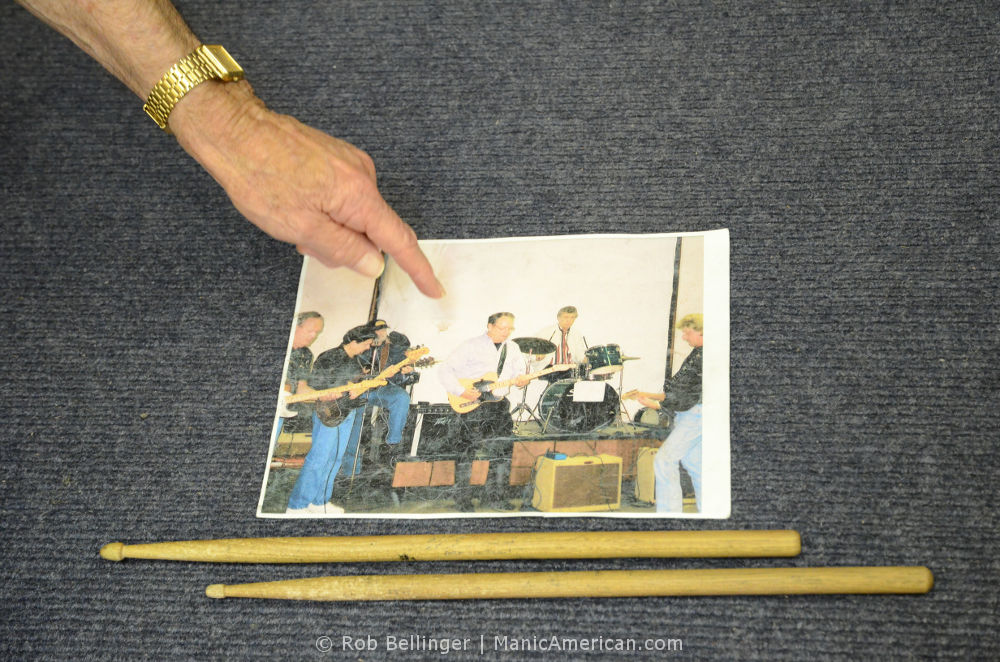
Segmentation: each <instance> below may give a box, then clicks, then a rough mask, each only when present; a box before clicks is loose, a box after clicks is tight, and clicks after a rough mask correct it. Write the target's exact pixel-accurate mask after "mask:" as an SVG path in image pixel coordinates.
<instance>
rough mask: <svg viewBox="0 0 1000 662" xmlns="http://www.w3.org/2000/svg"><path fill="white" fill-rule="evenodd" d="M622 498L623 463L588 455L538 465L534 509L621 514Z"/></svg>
mask: <svg viewBox="0 0 1000 662" xmlns="http://www.w3.org/2000/svg"><path fill="white" fill-rule="evenodd" d="M621 495H622V459H621V458H620V457H615V456H614V455H586V456H578V457H568V458H565V459H554V458H551V457H546V456H542V457H540V458H538V461H537V462H536V463H535V492H534V496H533V497H532V499H531V505H532V507H533V508H537V509H538V510H542V511H546V512H567V511H572V512H586V511H597V510H617V509H618V507H619V506H620V505H621Z"/></svg>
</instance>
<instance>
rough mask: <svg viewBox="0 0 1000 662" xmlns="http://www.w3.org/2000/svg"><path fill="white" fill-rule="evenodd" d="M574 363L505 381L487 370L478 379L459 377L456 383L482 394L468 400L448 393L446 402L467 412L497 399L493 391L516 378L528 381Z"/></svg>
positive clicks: (457, 410) (453, 407)
mask: <svg viewBox="0 0 1000 662" xmlns="http://www.w3.org/2000/svg"><path fill="white" fill-rule="evenodd" d="M575 367H576V364H575V363H560V364H558V365H554V366H550V367H548V368H546V369H545V370H539V371H538V372H533V373H531V374H528V375H520V376H518V377H517V378H516V379H508V380H506V381H502V382H500V381H497V380H498V379H499V377H498V376H497V373H495V372H488V373H486V374H485V375H483V376H482V377H480V378H479V379H459V380H458V383H459V384H461V385H462V386H464V387H465V388H466V389H472V390H474V391H479V392H480V393H481V394H482V395H480V396H479V398H478V399H477V400H469V399H468V398H465V397H463V396H461V395H454V394H452V393H449V394H448V403H449V404H450V405H451V408H452V409H454V410H455V411H456V412H458V413H459V414H468V413H469V412H470V411H472V410H473V409H475V408H476V407H478V406H479V405H481V404H482V403H484V402H493V401H495V400H499V399H500V398H498V397H497V396H496V395H494V393H493V392H494V391H499V390H500V389H504V388H507V387H509V386H511V385H513V384H514V382H515V381H517V379H521V378H526V379H527V380H528V381H531V380H533V379H538V378H539V377H542V376H543V375H548V374H550V373H553V372H560V371H562V370H569V369H570V368H575Z"/></svg>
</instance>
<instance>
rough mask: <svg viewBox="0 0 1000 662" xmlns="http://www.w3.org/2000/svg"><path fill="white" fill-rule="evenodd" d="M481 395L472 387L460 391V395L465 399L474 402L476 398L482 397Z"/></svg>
mask: <svg viewBox="0 0 1000 662" xmlns="http://www.w3.org/2000/svg"><path fill="white" fill-rule="evenodd" d="M482 395H483V394H482V393H480V392H479V391H477V390H476V389H474V388H467V389H465V391H464V392H463V393H462V397H463V398H465V399H466V400H468V401H470V402H474V401H476V400H478V399H479V398H480V397H482Z"/></svg>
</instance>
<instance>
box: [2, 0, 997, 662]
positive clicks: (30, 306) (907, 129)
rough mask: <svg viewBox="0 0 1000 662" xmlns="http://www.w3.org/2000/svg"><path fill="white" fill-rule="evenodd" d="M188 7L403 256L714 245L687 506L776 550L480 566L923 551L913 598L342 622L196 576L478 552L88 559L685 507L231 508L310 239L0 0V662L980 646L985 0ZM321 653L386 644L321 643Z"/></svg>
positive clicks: (489, 607) (985, 642) (200, 2)
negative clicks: (926, 587)
mask: <svg viewBox="0 0 1000 662" xmlns="http://www.w3.org/2000/svg"><path fill="white" fill-rule="evenodd" d="M180 7H181V9H182V12H183V13H184V14H185V16H186V17H187V19H188V21H189V22H190V24H191V25H192V27H193V28H194V30H195V32H196V33H198V34H199V35H200V36H201V37H202V38H203V39H204V40H206V41H208V42H210V43H212V42H214V43H222V44H225V45H226V46H227V47H228V48H229V49H230V51H231V52H232V53H233V55H234V56H235V57H236V59H237V60H238V61H239V62H240V63H241V64H242V65H243V66H244V67H245V69H246V70H247V71H248V72H249V77H250V80H251V81H252V82H253V84H254V86H255V87H256V89H257V90H258V92H259V93H260V94H261V96H262V97H263V98H264V99H266V100H268V101H269V102H270V104H271V105H272V106H273V107H274V108H276V109H278V110H281V111H284V112H289V113H292V114H294V115H296V116H297V117H299V118H300V119H302V120H304V121H306V122H308V123H310V124H312V125H314V126H317V127H319V128H322V129H324V130H327V131H329V132H331V133H333V134H335V135H338V136H340V137H343V138H345V139H347V140H350V141H352V142H354V143H355V144H357V145H359V146H360V147H362V148H364V149H366V150H367V151H369V152H370V153H371V154H372V155H373V156H374V158H375V160H376V163H377V166H378V168H379V172H380V184H381V187H382V190H383V193H384V195H385V197H386V198H387V199H388V200H389V201H390V202H391V204H392V205H393V206H394V207H395V208H396V210H397V211H399V213H400V214H401V215H402V216H403V217H404V218H406V219H407V220H408V221H409V222H411V223H412V225H413V226H414V227H415V228H416V229H417V231H418V233H419V234H420V235H421V236H422V237H426V238H446V237H495V236H508V235H514V236H517V235H537V234H566V233H589V232H607V231H623V232H653V231H656V232H659V231H689V230H691V231H693V230H708V229H714V228H729V229H730V230H731V239H732V347H731V350H732V370H731V375H732V438H733V444H732V446H733V462H732V464H733V516H732V518H731V519H730V520H729V521H725V522H711V523H709V524H708V526H710V527H713V528H726V527H734V528H764V527H781V528H784V527H788V528H796V529H798V530H800V531H801V532H802V535H803V541H804V549H803V555H802V557H801V558H800V559H796V560H791V561H784V562H774V561H764V560H761V561H734V562H721V561H709V562H698V561H685V562H676V563H675V562H670V563H665V562H657V561H644V560H640V561H629V562H596V561H595V562H582V563H560V562H537V563H528V562H525V563H511V564H505V563H476V564H473V565H472V566H471V567H472V568H474V569H475V570H479V571H500V570H505V569H522V570H523V569H534V568H539V569H559V568H584V569H598V568H615V567H638V568H656V567H700V566H707V567H721V566H744V565H745V566H766V565H776V564H787V565H854V564H926V565H928V566H929V567H931V568H932V569H933V570H934V572H935V574H936V578H937V585H936V587H935V588H934V590H933V592H932V593H931V594H929V595H927V596H921V597H863V596H833V597H793V598H656V599H652V598H651V599H641V600H640V599H621V600H598V599H580V600H563V601H559V600H543V601H534V602H531V601H516V600H502V601H496V602H490V603H460V602H442V603H436V602H417V603H406V604H404V603H348V604H343V605H328V604H307V603H281V602H255V601H235V600H232V601H212V600H208V599H206V598H205V597H204V595H203V589H204V586H205V585H206V584H209V583H213V582H220V581H221V582H231V583H232V582H240V581H256V580H263V579H268V578H280V577H298V576H305V575H321V574H328V573H330V572H342V573H345V574H367V573H395V572H403V571H414V572H429V571H442V572H458V571H462V570H466V569H467V568H466V566H464V565H460V564H457V563H445V564H439V565H435V564H430V563H423V564H413V565H411V566H409V567H407V568H401V567H398V566H393V567H386V566H384V565H368V566H366V565H353V566H348V567H343V568H332V569H331V568H328V567H323V568H301V567H299V568H295V567H292V568H288V567H276V568H270V567H237V566H222V567H210V566H205V565H195V564H166V563H143V562H131V563H129V562H126V563H121V564H112V563H108V562H104V561H102V560H100V559H99V558H98V556H97V550H98V548H99V547H100V546H101V545H102V544H104V543H106V542H109V541H112V540H125V541H128V542H137V541H151V540H162V539H178V538H205V537H230V536H257V535H319V534H374V533H402V532H406V533H410V532H459V531H463V532H464V531H485V530H491V531H512V530H533V531H534V530H552V529H559V530H568V529H573V528H582V529H586V530H613V529H628V528H630V527H636V528H661V527H662V528H678V529H679V528H696V527H698V526H699V524H698V523H696V522H683V523H680V522H663V523H661V522H655V521H648V520H643V521H639V522H635V523H632V522H629V521H617V520H616V521H608V520H592V519H588V520H581V521H575V520H554V521H548V520H546V521H538V520H528V521H524V520H513V521H510V520H504V521H497V522H488V521H447V520H446V521H439V522H435V521H426V522H419V523H411V524H406V523H393V522H385V521H352V522H344V523H339V522H338V523H335V524H331V523H320V522H276V521H270V520H257V519H255V518H254V516H253V513H254V509H255V507H256V502H257V496H258V491H259V488H260V484H261V479H262V476H263V471H264V462H263V458H264V454H265V448H266V443H267V441H266V440H267V436H268V434H269V431H270V426H271V416H272V414H273V406H274V401H273V394H274V391H275V388H276V385H277V384H278V380H279V379H280V373H281V367H282V355H283V352H284V350H285V343H286V339H287V329H288V324H289V319H290V316H291V313H292V310H293V306H294V301H295V291H296V286H297V281H298V275H299V267H300V258H299V257H298V256H297V255H296V253H295V252H294V250H293V249H291V248H290V247H287V246H285V245H281V244H278V243H277V242H274V241H272V240H271V239H269V238H267V237H266V236H264V235H263V234H262V233H261V232H259V231H258V230H256V229H255V228H253V227H252V226H251V225H250V224H248V223H246V222H244V221H243V220H241V218H240V217H239V215H238V214H237V213H236V212H235V211H234V210H233V209H232V207H231V206H230V204H229V203H228V201H227V199H226V198H225V196H224V195H223V193H222V192H221V191H220V190H219V189H218V188H217V187H216V185H215V184H214V183H213V182H212V181H211V180H210V179H209V178H208V177H207V176H206V175H204V173H203V172H201V171H200V170H199V168H198V166H197V165H196V164H195V163H193V162H192V161H190V160H189V159H188V158H187V157H186V156H185V155H184V154H183V153H182V152H181V150H180V149H179V148H178V147H177V146H176V144H175V143H174V142H173V140H172V139H171V138H169V137H167V136H164V135H161V134H160V133H159V131H158V130H156V128H155V126H154V125H153V124H152V123H151V122H150V121H149V119H148V118H147V117H146V116H145V115H144V114H143V113H142V111H141V109H140V104H139V102H138V100H137V99H135V98H134V97H133V96H132V95H131V93H130V92H128V91H127V90H126V89H125V88H124V87H123V86H121V85H120V84H119V83H118V82H117V81H115V80H114V79H112V78H111V76H110V75H108V74H107V73H105V72H104V71H103V70H102V69H100V68H99V67H98V66H97V65H96V64H94V63H93V62H92V61H90V60H89V59H88V58H87V57H86V56H85V55H83V54H82V53H81V52H79V51H78V50H77V49H76V48H75V47H74V46H73V45H72V44H70V43H69V42H68V41H66V40H64V39H62V38H60V37H58V36H57V35H56V34H55V33H53V32H51V31H49V30H48V28H46V27H44V26H43V25H42V24H41V23H39V22H38V21H36V20H35V19H34V18H32V17H31V16H29V15H28V14H27V13H26V12H25V11H24V10H22V9H20V8H19V7H17V6H15V5H14V4H13V3H6V4H4V5H3V6H2V7H0V34H2V38H0V61H2V62H3V63H4V65H3V73H2V74H0V75H2V79H3V95H2V97H0V159H2V168H3V175H2V178H0V182H2V201H0V209H2V210H3V212H2V213H3V225H2V235H0V255H2V264H3V290H2V293H3V294H2V300H0V323H2V334H0V365H2V370H3V375H4V378H3V380H2V390H3V398H2V402H0V412H2V421H3V426H2V429H3V432H2V443H0V485H2V495H3V496H2V501H0V503H2V506H0V508H2V510H0V522H2V524H0V527H2V531H3V538H4V540H5V544H4V548H5V551H4V553H3V571H2V572H3V574H2V580H3V594H4V600H3V606H2V607H0V614H2V616H0V618H2V625H0V627H2V635H0V654H2V656H3V657H4V658H5V659H28V658H49V659H63V658H67V657H68V658H73V659H100V658H103V659H133V658H155V659H174V658H208V659H220V658H235V659H288V658H290V659H314V658H323V657H328V658H334V659H352V660H353V659H382V658H385V657H388V656H389V655H390V653H389V652H387V651H386V650H385V641H386V640H385V637H386V636H389V635H392V636H400V637H401V636H407V635H411V634H412V635H422V636H425V637H433V638H442V637H470V638H472V639H473V640H474V642H475V643H478V641H479V637H480V635H484V636H485V637H487V639H488V642H492V641H493V639H492V638H493V637H494V636H496V635H500V636H516V637H528V638H531V637H539V638H544V637H548V636H551V635H553V634H559V635H562V636H567V637H575V638H581V637H591V636H598V635H599V636H603V637H610V638H629V637H631V638H637V639H640V640H642V639H646V638H662V639H667V638H676V639H681V640H682V641H683V648H684V650H683V653H682V654H676V655H677V657H683V658H686V659H757V660H774V659H788V660H799V659H803V658H805V657H807V656H808V657H809V658H812V659H858V658H882V659H906V658H937V657H940V658H945V659H957V660H970V659H988V658H993V659H995V658H996V657H997V656H998V655H1000V644H998V640H997V635H996V632H997V626H998V616H997V614H998V610H1000V609H998V597H997V596H998V586H997V578H998V576H1000V564H998V561H997V560H996V555H995V551H996V549H997V547H998V543H1000V540H998V535H997V528H998V519H997V510H998V507H1000V501H998V498H997V490H996V479H997V475H998V471H997V456H998V450H997V448H998V418H997V410H998V408H1000V397H998V390H1000V389H998V379H997V367H996V366H997V360H998V359H1000V356H998V342H997V330H998V326H1000V324H998V323H1000V320H998V314H997V305H996V301H995V290H996V287H997V284H998V269H997V256H998V252H1000V251H998V244H997V219H996V209H997V207H998V205H1000V195H998V193H1000V187H998V166H997V164H998V157H997V154H998V149H1000V141H998V127H1000V113H998V100H1000V94H998V74H997V72H998V70H1000V67H998V65H1000V38H998V31H997V30H998V29H997V26H998V18H1000V16H998V14H1000V12H998V10H997V7H996V5H995V3H962V4H957V5H955V4H950V3H949V4H947V5H944V4H939V3H932V2H927V3H905V4H903V5H897V4H894V3H885V4H883V3H825V2H807V3H780V4H778V3H771V2H761V3H752V4H749V3H738V4H734V5H731V6H730V5H727V4H726V3H696V4H694V5H690V4H689V3H673V2H667V3H620V2H615V1H612V2H600V3H597V2H583V3H542V2H532V3H443V4H438V3H426V2H383V3H368V2H354V1H349V2H336V3H316V2H298V1H293V2H281V3H270V2H253V1H251V2H246V3H241V4H240V5H239V6H238V7H235V6H233V7H230V6H225V5H222V4H220V3H215V2H207V1H205V0H189V1H186V2H182V3H180ZM344 634H348V635H352V636H356V637H366V636H371V637H373V638H374V639H375V640H376V641H377V642H378V643H379V646H380V647H379V649H378V650H375V651H371V652H352V651H344V650H342V648H341V645H340V644H341V639H340V637H341V635H344ZM321 636H330V637H331V638H333V642H334V649H333V650H332V651H331V652H329V653H327V654H323V653H320V652H319V651H317V649H316V642H317V639H318V638H319V637H321ZM393 657H394V658H399V659H436V658H438V657H441V655H440V654H439V653H429V652H417V653H396V654H394V655H393ZM449 657H451V658H455V659H473V658H475V659H479V658H480V652H479V650H478V647H476V649H475V650H471V651H467V652H457V653H452V654H451V655H449ZM482 657H483V658H484V659H522V658H524V659H539V658H542V657H552V658H554V659H579V658H586V659H597V658H599V657H606V658H609V659H616V658H619V657H626V658H629V659H644V658H663V657H672V655H667V654H663V653H658V654H651V653H638V654H619V653H613V652H612V653H608V652H604V653H587V654H584V653H582V652H575V653H568V652H562V653H554V652H550V653H548V654H543V653H541V652H533V653H531V652H513V651H506V652H504V651H497V650H493V649H492V646H491V645H487V649H486V654H485V655H484V656H482Z"/></svg>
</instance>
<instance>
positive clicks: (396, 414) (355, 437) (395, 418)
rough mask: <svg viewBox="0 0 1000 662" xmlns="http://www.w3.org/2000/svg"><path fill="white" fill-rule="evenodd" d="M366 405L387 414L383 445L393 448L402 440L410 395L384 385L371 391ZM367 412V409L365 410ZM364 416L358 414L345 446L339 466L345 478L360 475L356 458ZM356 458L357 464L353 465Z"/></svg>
mask: <svg viewBox="0 0 1000 662" xmlns="http://www.w3.org/2000/svg"><path fill="white" fill-rule="evenodd" d="M368 404H369V405H375V406H376V407H382V408H383V409H385V410H386V411H388V412H389V431H388V432H387V433H386V435H385V443H387V444H389V445H392V446H395V445H396V444H398V443H399V442H400V441H402V439H403V427H405V426H406V417H407V416H408V415H409V413H410V395H409V394H408V393H407V392H406V391H405V390H404V389H403V388H402V387H400V386H397V385H396V384H386V385H385V386H380V387H379V388H377V389H375V390H374V391H371V392H370V393H369V394H368ZM365 411H367V409H366V410H365ZM363 422H364V416H363V415H362V414H358V417H357V420H355V422H354V429H353V430H351V442H350V444H348V446H347V452H346V453H345V454H344V462H343V464H342V465H341V473H343V474H344V475H345V476H350V475H351V470H352V469H353V470H354V475H355V476H357V475H358V474H359V473H361V458H358V457H357V455H358V446H359V445H360V444H361V426H362V424H363ZM355 458H357V463H355Z"/></svg>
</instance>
